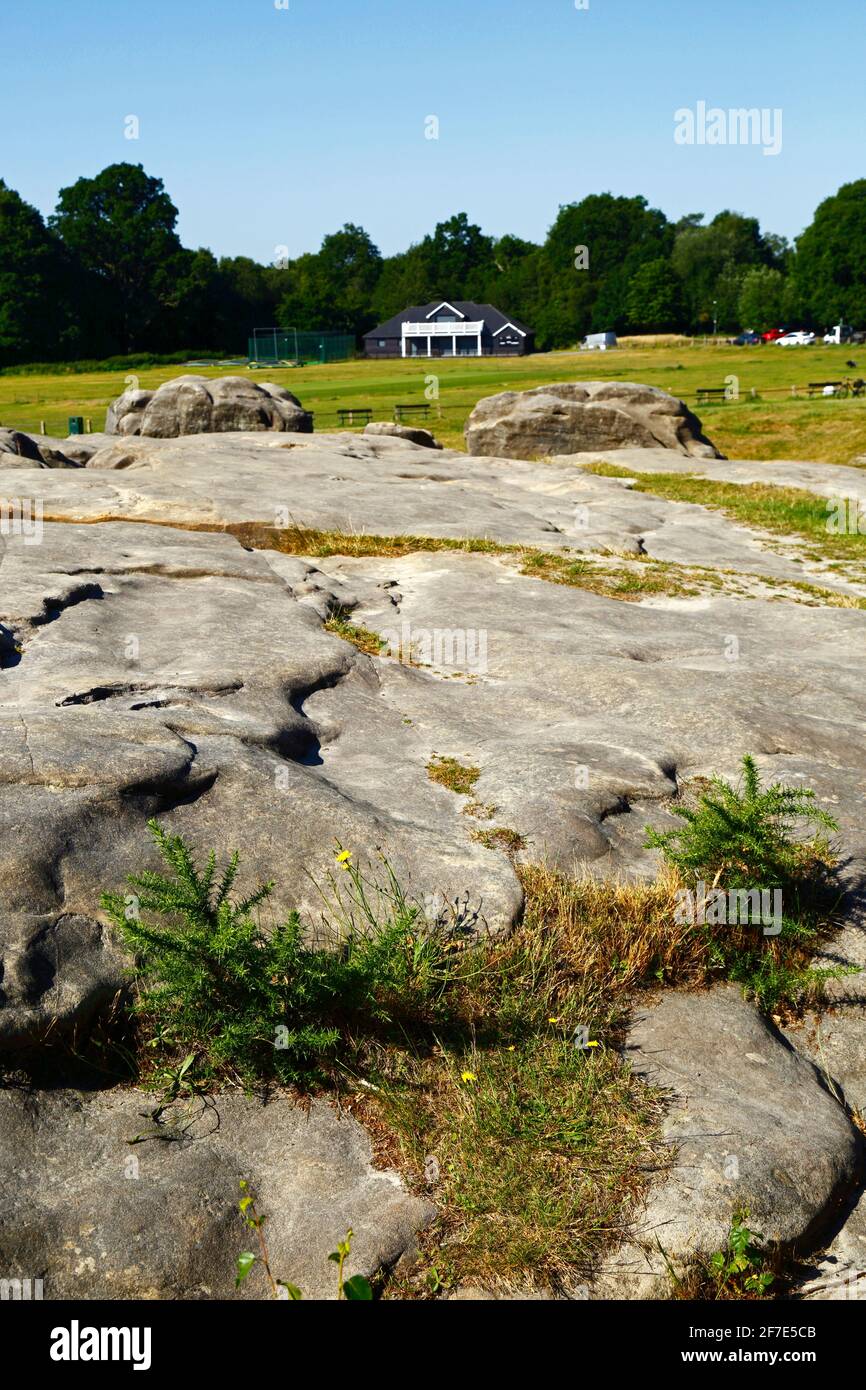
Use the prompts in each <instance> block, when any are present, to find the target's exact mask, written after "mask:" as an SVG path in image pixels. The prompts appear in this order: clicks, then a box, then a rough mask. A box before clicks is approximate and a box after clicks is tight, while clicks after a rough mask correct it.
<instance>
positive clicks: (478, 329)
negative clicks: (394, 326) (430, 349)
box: [403, 319, 484, 338]
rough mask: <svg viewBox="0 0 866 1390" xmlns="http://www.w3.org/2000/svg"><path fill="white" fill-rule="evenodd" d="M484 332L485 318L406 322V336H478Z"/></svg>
mask: <svg viewBox="0 0 866 1390" xmlns="http://www.w3.org/2000/svg"><path fill="white" fill-rule="evenodd" d="M483 332H484V320H483V319H478V320H470V321H469V322H466V321H465V320H461V321H460V322H459V323H430V322H428V321H426V320H425V322H424V323H404V324H403V337H404V338H440V337H441V338H454V337H457V338H465V337H473V338H477V337H478V334H479V333H483Z"/></svg>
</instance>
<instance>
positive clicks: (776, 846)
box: [646, 755, 849, 1008]
mask: <svg viewBox="0 0 866 1390" xmlns="http://www.w3.org/2000/svg"><path fill="white" fill-rule="evenodd" d="M673 811H674V814H675V815H676V816H679V818H680V819H681V820H682V821H683V822H684V824H683V826H682V827H678V828H676V829H674V830H666V831H658V830H654V829H652V828H651V827H648V828H647V839H646V843H647V846H648V847H650V848H654V849H659V850H661V852H662V854H663V856H664V858H665V859H666V861H667V862H668V864H669V865H670V866H672V868H673V869H674V870H675V871H676V873H677V874H678V875H679V876H680V878H681V880H682V882H683V883H684V884H685V885H686V886H687V887H688V888H689V889H692V888H694V887H695V886H696V885H697V884H699V883H703V884H704V885H705V886H706V887H707V888H709V889H710V890H715V889H720V890H722V891H724V892H728V893H730V892H732V891H734V892H735V891H737V890H742V891H743V892H753V891H762V892H765V893H775V892H778V894H779V896H780V901H781V905H782V911H781V922H780V928H781V929H780V931H779V932H778V934H777V935H772V936H764V935H762V933H761V926H760V924H759V923H755V922H752V923H747V924H743V923H742V922H738V923H731V922H724V923H709V922H708V923H697V924H696V930H697V931H702V932H703V935H704V938H705V941H706V943H707V946H708V959H709V963H710V964H711V966H713V967H714V968H715V969H716V970H717V971H718V972H721V973H723V974H724V975H725V976H726V977H727V978H729V979H731V980H735V981H737V982H738V983H741V984H743V985H744V986H745V988H746V991H747V993H749V994H751V995H752V996H753V997H754V998H755V999H756V1000H757V1002H758V1003H759V1004H761V1005H762V1006H763V1007H765V1008H772V1007H774V1006H776V1005H778V1004H780V1003H783V1002H784V1003H787V1004H797V1003H799V1002H801V1001H802V1000H803V999H804V998H805V996H806V995H808V994H815V993H817V992H818V991H819V989H820V986H821V984H822V982H823V981H824V980H826V979H827V978H830V977H834V976H838V975H840V974H845V973H849V972H848V971H846V970H845V969H844V968H828V969H817V968H815V967H813V966H811V965H810V963H809V961H810V958H811V956H812V954H813V953H814V951H815V949H816V947H817V946H818V945H819V944H820V942H821V940H822V939H823V938H824V937H825V936H826V935H827V933H828V930H829V928H830V927H831V926H832V915H833V907H834V895H833V891H832V886H831V879H830V870H831V868H832V863H833V855H832V847H831V842H830V839H829V836H828V833H827V832H833V831H836V830H837V829H838V826H837V823H836V821H835V820H834V819H833V817H832V816H831V815H829V814H828V813H827V812H826V811H823V810H822V809H821V808H820V807H819V806H817V805H816V804H815V793H814V792H813V791H811V790H809V789H807V788H802V787H786V786H783V785H782V784H781V783H773V784H772V785H771V786H769V787H762V786H761V780H760V776H759V773H758V769H757V766H756V764H755V760H754V758H752V757H750V756H748V755H747V756H746V757H744V758H743V775H742V779H741V783H740V785H738V786H732V785H731V784H730V783H729V782H726V781H724V780H723V779H722V778H719V777H714V778H712V780H711V782H710V788H709V790H707V791H704V792H703V793H702V794H701V795H700V796H699V798H698V802H697V805H696V806H695V807H688V806H675V807H674V808H673ZM809 829H811V830H812V834H811V836H809V835H808V834H807V832H808V830H809Z"/></svg>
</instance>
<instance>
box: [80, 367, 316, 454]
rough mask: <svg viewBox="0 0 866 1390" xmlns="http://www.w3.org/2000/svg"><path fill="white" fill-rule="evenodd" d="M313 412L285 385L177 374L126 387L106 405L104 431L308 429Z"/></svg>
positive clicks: (161, 434)
mask: <svg viewBox="0 0 866 1390" xmlns="http://www.w3.org/2000/svg"><path fill="white" fill-rule="evenodd" d="M312 428H313V422H312V417H311V416H310V415H309V414H308V413H307V412H306V411H305V410H304V409H303V407H302V405H301V403H300V401H299V400H298V398H297V396H293V395H292V393H291V392H290V391H287V390H286V389H285V387H284V386H275V385H274V384H273V383H272V382H268V381H250V380H249V379H248V378H247V377H243V376H224V377H205V376H192V375H190V376H179V377H174V378H173V379H172V380H171V381H166V382H164V383H163V385H162V386H159V387H157V389H156V390H155V391H142V390H139V389H138V388H130V389H129V390H127V391H124V393H123V395H122V396H118V398H117V400H116V401H113V402H112V404H111V406H110V407H109V409H108V415H107V417H106V422H105V432H106V434H123V435H150V436H153V437H155V438H157V439H175V438H177V436H178V435H185V434H212V433H217V434H221V433H224V432H225V431H227V430H278V431H286V430H289V431H299V432H301V433H310V432H311V431H312Z"/></svg>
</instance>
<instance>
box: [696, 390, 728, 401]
mask: <svg viewBox="0 0 866 1390" xmlns="http://www.w3.org/2000/svg"><path fill="white" fill-rule="evenodd" d="M727 399H728V388H727V386H699V387H698V405H700V404H701V403H702V402H703V401H726V400H727Z"/></svg>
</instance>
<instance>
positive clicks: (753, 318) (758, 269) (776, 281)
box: [738, 265, 786, 333]
mask: <svg viewBox="0 0 866 1390" xmlns="http://www.w3.org/2000/svg"><path fill="white" fill-rule="evenodd" d="M785 285H786V280H785V276H784V275H783V274H782V272H781V271H780V270H774V269H773V267H772V266H765V265H762V266H754V267H753V268H752V269H751V270H747V271H746V274H745V275H744V276H743V283H742V287H741V289H740V298H739V303H738V310H739V319H740V325H741V326H742V327H743V328H750V329H753V330H754V332H756V333H763V332H765V331H766V330H767V329H768V328H778V327H779V325H780V324H781V323H783V321H784V319H785Z"/></svg>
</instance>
